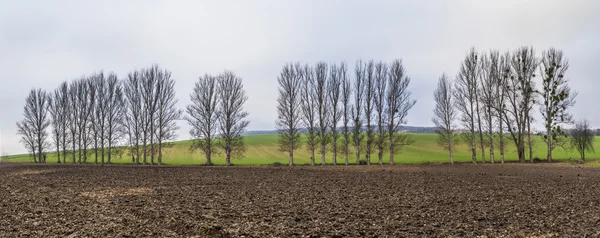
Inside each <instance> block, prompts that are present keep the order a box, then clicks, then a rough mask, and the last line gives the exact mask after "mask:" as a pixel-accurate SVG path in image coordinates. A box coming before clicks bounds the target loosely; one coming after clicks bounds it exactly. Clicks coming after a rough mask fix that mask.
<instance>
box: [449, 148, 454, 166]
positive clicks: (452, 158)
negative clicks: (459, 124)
mask: <svg viewBox="0 0 600 238" xmlns="http://www.w3.org/2000/svg"><path fill="white" fill-rule="evenodd" d="M449 150H450V164H454V153H453V151H452V143H450V144H449Z"/></svg>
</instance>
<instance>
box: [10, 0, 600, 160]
mask: <svg viewBox="0 0 600 238" xmlns="http://www.w3.org/2000/svg"><path fill="white" fill-rule="evenodd" d="M599 22H600V1H597V0H565V1H548V0H536V1H527V0H498V1H457V0H451V1H450V0H449V1H399V0H398V1H392V0H390V1H348V0H345V1H342V0H339V1H333V0H329V1H328V0H314V1H307V0H304V1H292V0H289V1H282V0H272V1H259V0H252V1H249V0H248V1H233V0H229V1H8V0H6V1H5V0H0V109H1V110H0V113H1V114H0V115H1V116H0V129H1V139H2V144H1V148H2V153H8V154H14V153H24V152H25V151H26V150H25V148H24V147H23V146H22V145H20V144H19V137H18V136H17V135H16V134H15V133H16V126H15V122H16V121H18V120H21V119H22V112H23V105H24V102H25V97H26V96H27V94H28V93H29V91H30V90H31V89H32V88H34V87H36V88H42V89H46V90H53V89H54V88H55V87H56V86H58V84H59V83H60V82H62V81H64V80H72V79H74V78H76V77H78V76H81V75H85V74H90V73H93V72H96V71H99V70H104V71H114V72H115V73H117V74H118V75H119V76H125V75H126V73H128V72H129V71H131V70H133V69H136V68H137V69H139V68H142V67H147V66H150V65H151V64H153V63H157V64H159V65H160V66H161V67H163V68H166V69H168V70H170V71H172V73H173V74H172V76H173V77H174V78H175V79H176V81H177V84H176V90H177V96H178V98H179V104H178V106H179V107H180V108H182V109H183V108H184V107H185V106H186V105H187V104H188V103H189V101H190V100H189V94H190V92H191V91H192V88H193V85H194V82H195V81H196V80H197V79H198V76H200V75H203V74H205V73H210V74H218V73H219V72H221V71H223V70H225V69H229V70H233V71H234V72H235V73H236V74H238V75H239V76H241V77H242V78H243V80H244V86H245V89H246V90H247V93H248V96H249V100H248V102H247V104H246V108H247V111H248V112H249V113H250V116H249V119H250V121H251V123H250V126H249V128H248V129H249V130H271V129H274V126H275V119H276V111H275V106H276V98H277V91H276V88H277V81H276V79H277V76H278V74H279V72H280V69H281V67H282V66H283V65H284V64H285V63H286V62H290V61H299V62H302V63H310V64H313V63H315V62H317V61H326V62H340V61H346V62H348V64H349V65H350V66H351V69H352V68H353V65H354V63H355V61H356V60H357V59H375V60H385V61H391V60H393V59H395V58H401V59H402V60H403V62H404V65H405V68H406V69H407V72H408V74H409V75H410V78H411V79H412V81H411V84H410V90H411V91H412V93H413V97H414V98H415V99H417V104H416V105H415V107H414V108H413V109H412V110H411V111H410V113H409V116H408V124H409V125H415V126H431V125H432V123H431V116H432V108H433V99H432V92H433V90H434V87H435V85H436V82H437V80H438V77H439V76H440V75H441V74H442V73H444V72H445V73H447V74H448V75H450V76H454V75H456V72H457V70H458V67H459V65H460V63H461V60H462V59H463V58H464V56H465V54H466V52H467V51H468V50H469V48H470V47H471V46H474V47H476V49H477V50H479V51H487V50H489V49H498V50H501V51H504V50H513V49H515V48H517V47H519V46H522V45H526V46H534V47H535V49H536V50H537V53H538V54H539V53H541V51H542V50H543V49H546V48H548V47H552V46H553V47H557V48H559V49H562V50H563V51H564V53H565V55H566V56H567V57H568V58H569V60H570V64H571V67H570V69H569V71H568V73H567V77H568V78H569V79H570V80H571V83H572V87H573V88H574V89H575V90H576V91H578V92H579V96H578V97H577V104H576V106H575V107H574V108H573V110H572V111H573V112H574V114H575V117H576V118H587V119H588V120H589V121H590V122H591V124H592V126H593V127H600V113H599V110H598V108H599V106H598V100H597V99H599V98H600V96H598V93H597V90H596V91H595V92H596V93H594V91H593V90H594V88H596V89H597V88H598V87H599V86H600V78H599V75H600V74H599V73H598V70H594V69H596V68H598V67H599V66H598V65H599V64H600V46H598V44H599V43H600V26H598V23H599ZM538 118H539V115H538ZM179 125H180V126H181V130H180V131H179V139H187V138H189V136H188V130H189V127H188V126H187V125H186V122H184V121H180V122H179Z"/></svg>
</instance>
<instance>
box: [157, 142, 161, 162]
mask: <svg viewBox="0 0 600 238" xmlns="http://www.w3.org/2000/svg"><path fill="white" fill-rule="evenodd" d="M158 165H162V141H160V140H158Z"/></svg>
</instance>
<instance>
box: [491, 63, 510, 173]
mask: <svg viewBox="0 0 600 238" xmlns="http://www.w3.org/2000/svg"><path fill="white" fill-rule="evenodd" d="M510 72H511V66H510V53H509V52H506V53H505V54H503V55H502V56H500V59H499V62H498V78H497V80H496V85H495V87H496V93H495V94H496V97H497V98H496V100H494V110H495V111H496V116H497V121H498V143H499V150H500V162H501V163H504V152H505V148H504V138H505V135H504V134H505V131H504V126H505V125H506V126H510V124H506V123H505V120H504V119H503V118H505V116H506V109H507V108H506V100H507V96H508V92H507V89H508V80H509V78H510V76H511V73H510Z"/></svg>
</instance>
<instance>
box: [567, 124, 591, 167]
mask: <svg viewBox="0 0 600 238" xmlns="http://www.w3.org/2000/svg"><path fill="white" fill-rule="evenodd" d="M571 145H572V146H573V147H575V149H577V152H579V155H580V156H581V160H582V161H583V162H585V152H586V151H591V152H594V133H593V132H592V130H591V129H590V124H589V123H588V122H587V120H583V121H580V122H577V123H575V128H574V129H573V130H571Z"/></svg>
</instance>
